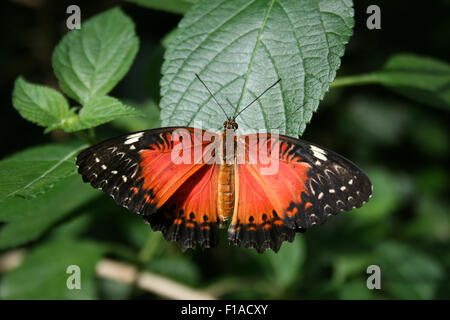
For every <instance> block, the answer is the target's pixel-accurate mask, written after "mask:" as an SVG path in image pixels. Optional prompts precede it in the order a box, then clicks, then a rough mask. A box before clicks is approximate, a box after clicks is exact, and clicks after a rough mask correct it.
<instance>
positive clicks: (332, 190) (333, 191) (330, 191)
mask: <svg viewBox="0 0 450 320" xmlns="http://www.w3.org/2000/svg"><path fill="white" fill-rule="evenodd" d="M328 192H329V193H335V192H336V191H335V190H334V189H330V190H328Z"/></svg>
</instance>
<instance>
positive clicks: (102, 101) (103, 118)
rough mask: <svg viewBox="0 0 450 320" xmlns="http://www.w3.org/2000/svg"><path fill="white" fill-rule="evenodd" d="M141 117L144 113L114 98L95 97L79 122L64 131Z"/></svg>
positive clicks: (79, 118)
mask: <svg viewBox="0 0 450 320" xmlns="http://www.w3.org/2000/svg"><path fill="white" fill-rule="evenodd" d="M141 115H142V113H141V112H139V111H138V110H136V109H134V108H132V107H129V106H125V105H124V104H122V102H120V101H119V100H117V99H115V98H113V97H108V96H99V97H93V98H92V99H90V100H89V101H88V102H87V103H86V104H85V105H84V107H83V108H82V109H81V110H80V112H79V113H78V119H77V121H76V122H74V123H72V124H71V125H70V126H67V127H65V128H64V130H65V131H67V132H73V131H79V130H84V129H88V128H92V127H96V126H98V125H100V124H104V123H107V122H109V121H112V120H114V119H116V118H121V117H128V116H141Z"/></svg>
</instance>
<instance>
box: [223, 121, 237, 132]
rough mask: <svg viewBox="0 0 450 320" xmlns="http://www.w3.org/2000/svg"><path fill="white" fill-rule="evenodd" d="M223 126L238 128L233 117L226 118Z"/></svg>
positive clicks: (225, 127)
mask: <svg viewBox="0 0 450 320" xmlns="http://www.w3.org/2000/svg"><path fill="white" fill-rule="evenodd" d="M223 128H224V129H232V130H236V129H237V128H238V124H237V122H236V121H235V120H234V119H233V118H228V119H227V121H225V122H224V123H223Z"/></svg>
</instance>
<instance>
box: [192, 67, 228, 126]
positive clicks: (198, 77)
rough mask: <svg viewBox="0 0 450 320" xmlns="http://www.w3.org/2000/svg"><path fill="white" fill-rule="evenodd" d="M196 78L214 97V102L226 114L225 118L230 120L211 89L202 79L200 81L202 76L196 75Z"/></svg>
mask: <svg viewBox="0 0 450 320" xmlns="http://www.w3.org/2000/svg"><path fill="white" fill-rule="evenodd" d="M195 76H196V77H197V79H198V80H199V81H200V82H201V83H202V84H203V85H204V86H205V88H206V90H208V92H209V94H210V95H211V97H213V99H214V101H215V102H216V103H217V105H218V106H219V107H220V109H222V112H223V113H224V114H225V117H227V119H228V115H227V113H226V112H225V110H224V109H223V107H222V105H221V104H220V103H219V101H217V99H216V97H215V96H214V95H213V93H212V92H211V90H209V88H208V87H207V86H206V84H205V83H204V82H203V80H202V79H200V76H199V75H198V74H195Z"/></svg>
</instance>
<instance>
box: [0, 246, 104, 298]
mask: <svg viewBox="0 0 450 320" xmlns="http://www.w3.org/2000/svg"><path fill="white" fill-rule="evenodd" d="M102 254H103V248H102V247H101V246H100V245H98V244H96V243H93V242H89V241H83V240H61V239H58V241H54V242H50V243H46V244H45V245H42V246H39V247H37V248H36V249H34V250H33V251H32V252H31V253H29V254H28V255H27V256H26V257H25V260H24V261H23V262H22V264H21V265H20V266H19V267H18V268H17V269H14V270H13V271H11V272H9V273H7V274H5V275H4V276H3V277H2V281H1V285H0V297H1V298H3V299H95V298H96V290H95V286H94V280H95V266H96V264H97V262H98V261H99V259H100V258H101V256H102ZM71 265H76V266H78V267H79V268H80V271H81V278H80V281H81V289H80V290H76V289H74V290H69V289H68V288H67V280H68V278H69V276H70V275H71V274H68V273H66V271H67V267H69V266H71Z"/></svg>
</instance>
